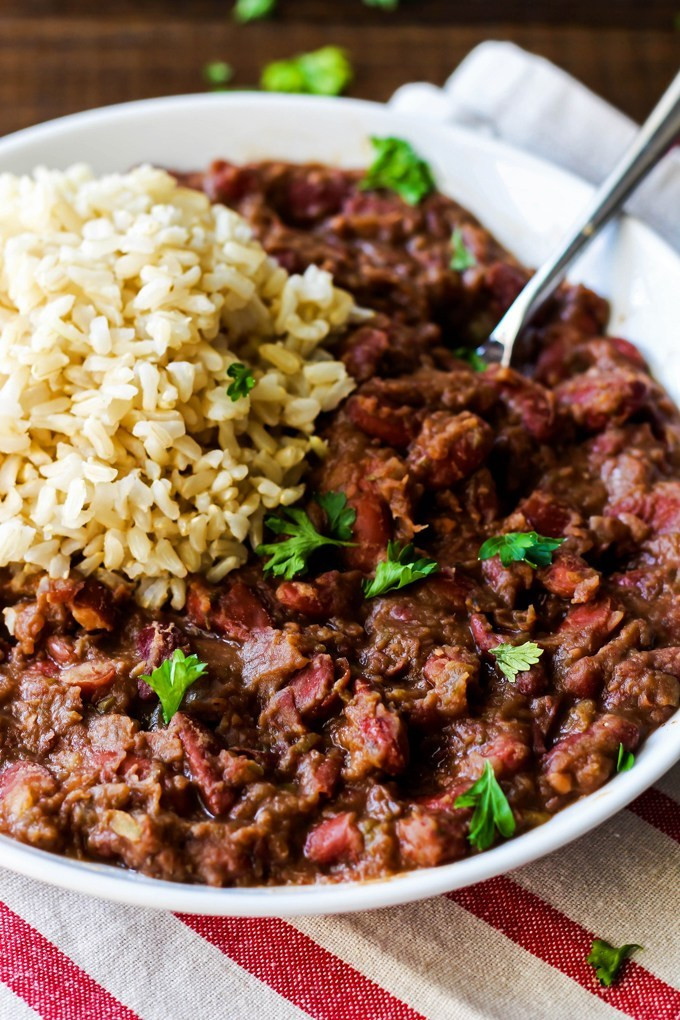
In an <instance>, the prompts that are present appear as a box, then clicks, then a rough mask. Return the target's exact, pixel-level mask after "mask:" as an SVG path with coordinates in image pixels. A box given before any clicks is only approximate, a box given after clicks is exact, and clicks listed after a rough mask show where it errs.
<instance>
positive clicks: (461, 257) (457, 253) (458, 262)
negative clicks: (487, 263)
mask: <svg viewBox="0 0 680 1020" xmlns="http://www.w3.org/2000/svg"><path fill="white" fill-rule="evenodd" d="M449 265H450V267H451V269H455V271H456V272H457V273H463V272H465V270H466V269H472V267H473V266H476V265H477V259H476V258H475V256H474V254H473V253H472V252H471V251H470V249H469V248H468V246H467V245H466V243H465V239H464V237H463V231H462V230H461V229H460V227H456V228H455V230H454V231H453V233H452V234H451V261H450V263H449Z"/></svg>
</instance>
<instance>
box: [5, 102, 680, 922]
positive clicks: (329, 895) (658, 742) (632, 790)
mask: <svg viewBox="0 0 680 1020" xmlns="http://www.w3.org/2000/svg"><path fill="white" fill-rule="evenodd" d="M196 104H198V105H200V106H203V105H205V106H206V107H212V106H218V107H219V106H226V107H230V106H231V107H235V106H241V107H245V108H247V107H248V106H250V105H255V106H262V107H283V108H286V109H288V110H296V109H299V110H303V109H304V108H305V107H307V106H309V105H310V104H313V105H314V106H315V107H317V108H318V107H320V106H324V105H325V106H327V107H328V108H329V109H331V110H332V109H337V108H338V105H339V104H342V105H343V106H344V107H345V108H346V109H351V108H352V107H354V108H356V109H357V110H366V109H372V110H376V111H377V110H379V111H380V112H381V113H382V114H389V118H390V119H391V120H394V122H395V125H398V124H402V125H405V126H407V127H410V129H411V130H412V131H413V132H414V133H417V131H418V129H419V126H420V127H421V128H422V127H425V124H426V125H427V128H428V130H434V131H436V132H443V133H445V134H446V135H448V136H449V137H454V138H455V137H456V136H458V137H459V138H464V139H466V141H467V142H468V143H469V144H471V143H473V144H474V145H475V147H476V148H477V149H478V150H479V151H480V152H484V153H486V154H488V155H489V156H502V155H506V156H511V157H512V158H513V159H520V160H521V161H522V162H523V164H524V165H525V166H527V167H533V168H534V169H537V170H539V171H541V172H543V173H546V174H550V175H551V176H552V177H553V179H554V180H558V179H562V180H564V181H565V182H569V183H570V184H571V185H572V186H576V185H580V186H581V187H582V188H585V189H588V190H590V191H593V190H594V189H593V188H592V186H591V185H589V184H587V182H585V181H583V180H582V179H581V178H579V177H577V176H576V175H574V174H572V173H570V172H569V171H566V170H564V169H562V168H560V167H556V166H554V165H553V164H550V163H548V162H547V161H545V160H543V159H541V158H539V157H537V156H534V155H532V154H530V153H526V152H524V151H522V150H520V149H517V148H515V147H513V146H511V145H508V144H507V143H504V142H499V141H497V140H496V139H493V138H491V137H488V136H484V135H481V134H478V133H476V132H472V131H469V130H467V129H465V128H461V127H459V126H454V125H447V124H441V123H440V122H438V121H436V120H430V119H428V120H427V121H425V120H422V121H421V120H420V118H416V117H414V116H413V115H412V114H402V113H401V112H399V111H393V110H390V108H389V107H387V106H385V105H384V104H381V103H375V102H371V101H367V100H361V99H346V98H343V99H338V98H329V97H316V96H290V95H280V94H271V93H266V94H263V93H257V92H235V93H190V94H186V95H180V96H163V97H158V98H153V99H142V100H135V101H132V102H126V103H116V104H112V105H109V106H103V107H97V108H95V109H91V110H85V111H82V112H79V113H73V114H68V115H66V116H63V117H59V118H55V119H53V120H50V121H46V122H44V123H41V124H35V125H31V126H30V127H26V128H23V129H21V130H19V131H16V132H13V133H12V134H9V135H7V136H5V137H4V138H2V139H0V171H1V169H2V163H3V161H4V160H5V159H6V158H7V157H11V156H13V155H15V154H16V153H17V152H20V150H21V148H22V147H23V146H24V145H25V144H26V143H29V144H30V143H32V142H34V141H49V140H51V139H54V138H58V137H59V135H60V134H61V133H63V132H68V131H69V130H70V129H71V128H74V127H76V128H83V127H84V128H87V127H88V126H89V125H95V124H97V125H101V123H102V122H106V121H109V123H111V124H114V123H116V122H120V120H121V119H122V120H123V122H124V121H125V119H126V118H128V117H129V116H130V115H136V114H145V113H148V112H149V111H158V110H159V109H160V110H163V111H165V113H167V112H170V111H172V110H181V109H183V108H191V107H192V106H195V105H196ZM626 218H627V219H628V220H632V221H633V222H635V224H636V229H639V230H643V231H644V232H645V233H646V234H647V236H648V237H649V238H653V240H654V242H655V244H657V245H660V246H661V248H660V249H659V250H660V252H661V253H662V254H663V255H665V256H666V257H667V258H672V259H673V260H675V262H676V263H677V264H678V267H679V268H680V258H679V257H678V255H677V253H676V252H675V251H674V250H673V249H672V248H671V247H670V245H668V244H667V243H666V242H665V241H663V240H662V239H661V238H659V237H658V235H656V234H655V233H654V232H653V231H652V230H651V229H650V228H649V227H647V226H646V225H645V224H643V223H641V222H640V221H637V220H635V219H634V218H631V217H626ZM674 738H675V739H674ZM679 738H680V710H679V711H678V712H676V713H675V715H674V716H672V717H671V718H670V719H669V720H668V721H667V722H666V723H664V724H663V726H661V727H660V728H659V729H658V730H656V731H655V732H654V733H653V734H652V735H651V736H650V737H649V738H648V739H647V740H646V741H645V743H644V745H643V747H642V750H641V751H640V753H639V754H638V755H637V757H636V763H635V767H634V768H633V769H632V770H630V771H628V772H623V773H620V774H618V775H615V776H614V777H613V778H612V779H611V780H610V781H609V782H608V783H606V784H605V786H603V787H602V788H601V789H600V790H597V791H596V792H594V793H592V794H590V795H588V796H586V797H584V798H582V799H581V800H579V801H577V802H576V803H574V804H572V805H571V806H569V807H567V808H565V809H564V810H562V811H560V812H558V814H556V815H555V816H554V817H553V818H551V819H550V820H549V821H548V822H546V823H544V824H543V825H541V826H539V827H538V828H536V829H532V830H530V831H529V832H526V833H523V834H522V835H520V836H518V837H515V838H514V839H511V840H508V841H507V842H504V843H501V844H499V845H497V846H495V847H493V848H492V849H490V850H487V851H485V852H484V853H481V854H474V855H473V856H470V857H467V858H464V859H463V860H459V861H454V862H452V863H450V864H444V865H440V866H438V867H436V868H421V869H417V870H414V871H406V872H401V873H399V874H396V875H392V876H389V877H387V878H381V879H369V880H361V881H353V882H324V883H321V884H314V885H299V886H290V885H283V886H254V887H243V888H241V887H228V888H215V887H211V886H206V885H192V884H188V883H179V882H169V881H165V880H161V879H155V878H149V877H147V876H144V875H141V874H138V873H136V872H131V871H127V870H124V869H122V868H119V867H117V866H115V865H109V864H103V863H102V864H99V863H93V862H89V861H80V860H77V859H74V858H68V857H63V856H60V855H57V854H53V853H51V852H48V851H44V850H40V849H37V848H35V847H31V846H28V845H26V844H22V843H19V842H17V841H16V840H13V839H11V838H9V837H7V836H4V835H0V865H1V866H3V867H7V868H10V869H11V870H13V871H15V872H18V873H19V874H22V875H24V876H26V877H29V878H34V879H38V880H39V881H43V882H49V883H50V884H52V885H56V886H59V887H61V888H64V889H70V890H72V891H76V892H83V893H86V894H89V895H93V896H96V897H98V898H102V899H107V900H112V901H114V902H119V903H128V904H132V905H135V906H142V907H151V908H155V909H162V910H168V909H171V910H174V911H180V912H188V913H199V914H207V915H230V916H243V917H245V916H248V917H263V916H278V917H291V916H295V915H314V914H337V913H348V912H352V911H362V910H368V909H375V908H379V907H387V906H394V905H397V904H400V903H408V902H412V901H414V900H418V899H424V898H427V897H430V896H434V895H438V894H440V893H444V892H449V891H452V890H454V889H458V888H461V887H463V886H466V885H469V884H472V883H476V882H481V881H484V880H486V879H489V878H492V877H494V876H497V875H501V874H505V873H507V872H508V871H512V870H514V869H515V868H518V867H520V866H523V865H525V864H529V863H530V862H532V861H534V860H536V859H537V858H539V857H543V856H545V855H546V854H549V853H552V852H554V851H556V850H559V849H561V848H562V847H563V846H566V845H567V844H568V843H570V842H572V841H573V840H575V839H577V838H579V837H580V836H582V835H584V834H585V833H587V832H588V831H590V830H591V829H593V828H594V827H595V826H596V825H599V824H601V823H602V822H604V821H606V820H607V819H608V818H610V817H611V816H612V815H613V814H615V813H616V812H618V811H620V810H621V809H622V808H624V807H625V806H626V805H628V804H629V803H630V802H631V801H632V800H634V799H635V798H636V797H637V796H639V795H640V794H642V793H643V792H644V791H645V790H646V789H647V788H648V787H649V786H651V785H652V783H654V782H655V781H656V780H657V779H659V778H660V777H661V776H662V775H663V774H664V773H665V772H666V771H667V770H668V769H669V768H671V767H672V765H674V764H675V763H676V762H677V761H678V760H680V739H679Z"/></svg>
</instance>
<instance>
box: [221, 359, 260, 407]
mask: <svg viewBox="0 0 680 1020" xmlns="http://www.w3.org/2000/svg"><path fill="white" fill-rule="evenodd" d="M227 375H228V376H229V378H230V379H233V380H234V381H233V383H231V384H230V386H229V387H228V388H227V396H228V397H231V399H232V400H233V401H234V402H236V401H237V400H240V399H241V397H247V396H248V394H249V393H250V391H251V390H252V388H253V386H254V385H255V376H254V375H253V373H252V371H251V369H249V368H248V366H247V365H242V364H241V362H240V361H234V362H232V363H231V365H230V366H229V368H228V369H227Z"/></svg>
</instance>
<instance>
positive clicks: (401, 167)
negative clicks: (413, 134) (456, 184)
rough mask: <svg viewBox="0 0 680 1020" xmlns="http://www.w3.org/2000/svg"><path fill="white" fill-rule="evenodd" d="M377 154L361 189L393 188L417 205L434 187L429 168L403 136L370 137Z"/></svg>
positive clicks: (410, 203) (392, 189)
mask: <svg viewBox="0 0 680 1020" xmlns="http://www.w3.org/2000/svg"><path fill="white" fill-rule="evenodd" d="M371 143H372V145H373V148H374V149H375V152H376V156H375V159H374V160H373V162H372V163H371V165H370V167H369V168H368V170H367V171H366V174H365V175H364V178H363V180H362V181H361V188H362V189H363V190H364V191H366V190H368V189H377V188H386V189H388V190H389V191H396V192H397V194H399V195H401V197H402V198H403V199H404V201H406V202H408V204H409V205H418V203H419V202H421V201H422V199H424V198H425V197H426V196H427V195H429V194H430V192H432V191H434V189H435V186H436V185H435V181H434V177H433V176H432V171H431V170H430V167H429V166H428V164H427V163H426V162H425V160H423V159H421V158H420V156H419V155H418V153H417V152H416V151H415V149H414V148H413V147H412V146H411V145H410V144H409V143H408V142H405V141H404V140H403V139H402V138H375V137H373V138H371Z"/></svg>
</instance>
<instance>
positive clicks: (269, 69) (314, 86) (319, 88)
mask: <svg viewBox="0 0 680 1020" xmlns="http://www.w3.org/2000/svg"><path fill="white" fill-rule="evenodd" d="M353 73H354V72H353V69H352V65H351V63H350V61H349V58H348V56H347V54H346V52H345V51H344V50H343V49H341V48H340V47H339V46H322V47H321V49H319V50H313V51H312V52H311V53H300V54H298V56H296V57H290V59H288V60H275V61H273V62H272V63H271V64H267V66H266V67H265V68H264V69H263V71H262V76H261V78H260V85H261V86H262V88H263V89H265V90H266V91H267V92H303V93H309V94H310V95H315V96H339V95H340V93H341V92H344V90H345V89H346V88H347V86H348V85H349V83H350V82H351V80H352V77H353Z"/></svg>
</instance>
